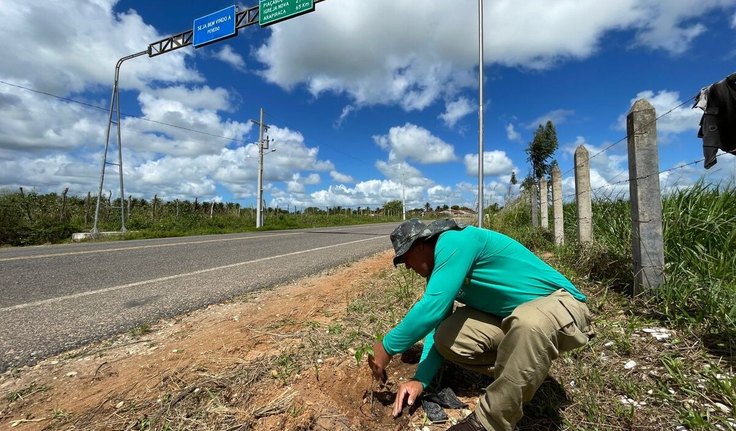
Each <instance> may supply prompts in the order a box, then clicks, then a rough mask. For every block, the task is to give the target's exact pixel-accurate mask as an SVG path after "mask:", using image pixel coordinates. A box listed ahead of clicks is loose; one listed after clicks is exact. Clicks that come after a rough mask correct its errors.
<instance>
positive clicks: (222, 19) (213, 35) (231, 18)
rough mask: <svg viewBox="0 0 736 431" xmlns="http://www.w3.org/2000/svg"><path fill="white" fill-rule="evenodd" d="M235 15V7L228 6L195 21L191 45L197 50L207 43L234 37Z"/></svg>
mask: <svg viewBox="0 0 736 431" xmlns="http://www.w3.org/2000/svg"><path fill="white" fill-rule="evenodd" d="M236 13H237V12H236V10H235V6H230V7H226V8H225V9H222V10H218V11H217V12H213V13H211V14H209V15H205V16H203V17H201V18H197V19H195V20H194V26H193V27H192V28H193V31H194V37H193V41H192V45H194V47H195V48H199V47H200V46H204V45H207V44H208V43H212V42H216V41H218V40H222V39H225V38H227V37H231V36H235V34H236V32H235V21H236V20H235V16H236Z"/></svg>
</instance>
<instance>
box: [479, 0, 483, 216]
mask: <svg viewBox="0 0 736 431" xmlns="http://www.w3.org/2000/svg"><path fill="white" fill-rule="evenodd" d="M478 42H479V45H480V48H479V50H478V51H479V57H480V59H479V62H478V70H479V75H480V77H479V80H480V82H479V88H480V89H479V94H478V99H479V101H480V102H479V105H478V227H483V162H484V160H483V159H484V157H483V0H478Z"/></svg>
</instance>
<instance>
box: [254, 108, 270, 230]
mask: <svg viewBox="0 0 736 431" xmlns="http://www.w3.org/2000/svg"><path fill="white" fill-rule="evenodd" d="M251 121H253V122H254V123H256V124H258V191H257V192H256V195H257V197H256V199H257V201H258V204H257V205H256V228H260V227H263V150H264V149H267V148H268V139H266V140H264V139H263V134H264V132H265V131H268V126H267V125H266V124H265V123H264V122H263V108H261V115H260V121H256V120H251Z"/></svg>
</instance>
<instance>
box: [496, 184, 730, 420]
mask: <svg viewBox="0 0 736 431" xmlns="http://www.w3.org/2000/svg"><path fill="white" fill-rule="evenodd" d="M530 212H531V211H530V208H529V205H528V204H525V203H517V204H516V205H515V206H513V207H511V208H509V209H508V210H504V211H501V213H499V214H497V215H494V217H493V220H492V225H491V227H492V228H493V229H495V230H499V231H502V232H504V233H506V234H508V235H510V236H512V237H514V238H516V239H518V240H520V241H521V242H522V243H524V244H525V245H527V246H528V247H529V248H531V249H533V250H535V251H537V252H540V251H541V252H546V253H547V255H549V256H551V259H552V260H553V264H554V266H555V267H557V268H558V269H560V270H561V271H563V273H565V274H566V275H567V276H568V277H569V278H571V279H572V280H573V281H574V282H575V284H577V285H578V286H580V287H581V288H582V289H583V290H584V291H585V292H586V293H587V294H588V295H589V300H590V307H591V309H592V311H593V312H594V318H595V323H596V331H597V337H596V338H595V339H593V340H592V341H591V343H589V345H588V346H586V347H585V348H583V349H580V350H579V351H576V352H573V353H571V354H566V357H567V358H571V359H572V360H571V361H569V363H567V362H565V361H563V362H562V363H561V364H562V365H559V364H556V365H555V367H559V368H558V369H557V370H556V374H557V375H562V376H564V379H569V380H574V381H577V382H578V387H579V388H580V390H578V391H576V392H575V394H574V401H575V406H576V408H573V409H570V410H569V411H568V412H567V413H566V414H565V417H564V424H565V426H566V427H567V428H569V429H580V430H583V429H585V430H588V429H601V430H603V429H670V428H673V427H674V426H676V425H684V426H686V427H688V429H690V430H717V429H718V430H720V429H724V430H729V429H736V422H734V421H733V419H732V418H733V417H734V415H735V413H734V412H735V410H734V408H736V397H735V396H734V393H735V390H736V389H735V388H736V376H735V374H734V367H735V366H736V365H735V364H736V362H735V358H736V254H735V253H733V251H734V250H736V189H735V188H734V187H733V186H731V185H729V186H725V187H716V186H707V185H705V184H704V183H703V182H699V183H697V184H696V185H694V186H693V187H690V188H687V189H682V190H679V191H676V192H674V193H672V194H670V195H667V196H665V197H664V198H663V234H664V256H665V265H666V267H665V273H666V280H665V283H664V284H663V285H662V286H661V287H659V288H657V289H653V290H650V291H648V292H646V293H645V295H642V296H640V297H636V298H634V297H632V291H633V289H632V286H633V274H632V257H631V206H630V203H629V202H628V201H625V200H621V199H614V198H610V197H606V198H600V199H598V200H596V201H595V202H594V203H593V237H594V241H593V243H592V244H590V245H587V246H582V245H580V244H578V243H577V241H576V235H577V233H576V226H575V204H574V203H569V204H565V205H564V217H565V242H566V244H565V245H564V246H561V247H557V246H555V245H554V244H553V242H552V239H551V238H549V237H548V236H547V235H548V233H547V232H543V231H542V230H541V229H531V228H530V227H529V225H530V220H529V219H528V218H527V217H526V216H525V214H527V213H530ZM535 231H536V232H535ZM661 326H664V327H668V328H672V331H673V334H674V335H673V336H672V337H671V338H670V339H667V340H664V341H652V340H651V337H650V336H649V334H648V333H647V332H645V331H643V329H645V328H654V327H661ZM628 360H634V361H636V362H637V364H638V365H637V366H635V367H634V368H633V369H631V370H625V369H624V368H623V364H624V363H625V362H627V361H628ZM557 362H560V361H556V363H557ZM620 397H626V398H630V399H632V400H636V402H637V403H639V402H642V401H643V402H644V403H645V404H643V405H631V404H626V403H625V402H623V401H621V398H620ZM541 402H543V403H544V402H545V401H541ZM577 406H580V408H577ZM729 421H730V422H729ZM647 423H648V424H650V425H645V424H647ZM581 424H582V425H581ZM522 429H527V428H523V427H522ZM528 429H537V428H534V427H532V426H530V427H529V428H528Z"/></svg>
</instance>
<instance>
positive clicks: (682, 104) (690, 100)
mask: <svg viewBox="0 0 736 431" xmlns="http://www.w3.org/2000/svg"><path fill="white" fill-rule="evenodd" d="M695 97H697V96H693V97H691V98H689V99H688V100H686V101H684V102H682V103H680V104H679V105H677V106H675V107H673V108H671V109H669V110H668V111H667V112H665V113H664V114H662V115H660V116H659V117H657V118H655V119H654V120H653V121H650V122H649V123H646V124H644V126H643V128H646V127H647V126H649V125H650V124H652V123H656V122H657V121H659V120H660V119H661V118H662V117H665V116H667V115H669V114H671V113H672V112H674V111H675V110H676V109H679V108H681V107H683V106H685V105H687V104H689V103H690V102H692V101H694V100H695ZM628 138H629V135H628V133H627V134H626V136H624V137H623V138H621V139H619V140H618V141H616V142H614V143H613V144H611V145H609V146H607V147H606V148H604V149H602V150H600V151H598V152H597V153H595V154H593V155H592V156H590V157H589V158H588V161H590V160H592V159H594V158H596V157H597V156H599V155H601V154H603V153H605V152H606V151H608V150H610V149H611V148H613V147H615V146H616V145H618V144H620V143H621V142H623V141H625V140H627V139H628ZM579 167H580V166H578V165H573V167H572V168H570V169H568V170H567V171H565V172H564V173H563V174H562V176H565V175H566V174H568V173H570V172H571V171H574V170H575V169H576V168H579Z"/></svg>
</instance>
